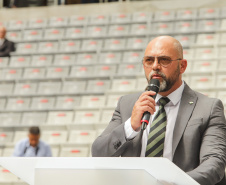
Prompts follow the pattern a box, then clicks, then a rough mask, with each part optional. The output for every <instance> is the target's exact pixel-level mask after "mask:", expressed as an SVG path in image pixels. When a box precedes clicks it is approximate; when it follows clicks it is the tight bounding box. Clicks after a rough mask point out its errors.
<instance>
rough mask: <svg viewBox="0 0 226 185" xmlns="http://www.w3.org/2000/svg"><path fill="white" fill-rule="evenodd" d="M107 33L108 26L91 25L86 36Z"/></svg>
mask: <svg viewBox="0 0 226 185" xmlns="http://www.w3.org/2000/svg"><path fill="white" fill-rule="evenodd" d="M106 33H107V28H106V27H105V26H89V27H87V28H86V36H89V37H104V36H106Z"/></svg>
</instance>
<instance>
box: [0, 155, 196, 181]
mask: <svg viewBox="0 0 226 185" xmlns="http://www.w3.org/2000/svg"><path fill="white" fill-rule="evenodd" d="M0 165H2V166H3V167H4V168H6V169H8V170H9V171H11V172H12V173H13V174H15V175H16V176H18V177H20V178H21V179H22V180H24V181H25V182H27V183H28V184H30V185H62V184H66V185H138V184H139V185H198V183H197V182H196V181H195V180H193V179H192V178H191V177H190V176H188V175H187V174H186V173H184V172H183V171H182V170H181V169H179V168H178V167H177V166H176V165H175V164H173V163H172V162H171V161H169V160H168V159H166V158H145V157H144V158H132V157H131V158H124V157H117V158H110V157H109V158H91V157H80V158H72V157H71V158H68V157H67V158H64V157H55V158H42V157H40V158H17V157H1V158H0Z"/></svg>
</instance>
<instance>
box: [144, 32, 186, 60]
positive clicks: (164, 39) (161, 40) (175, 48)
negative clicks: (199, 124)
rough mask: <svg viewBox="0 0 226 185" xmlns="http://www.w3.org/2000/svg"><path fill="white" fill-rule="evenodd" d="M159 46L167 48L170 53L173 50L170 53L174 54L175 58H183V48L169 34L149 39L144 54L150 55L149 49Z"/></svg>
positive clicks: (163, 48) (158, 47)
mask: <svg viewBox="0 0 226 185" xmlns="http://www.w3.org/2000/svg"><path fill="white" fill-rule="evenodd" d="M160 48H161V49H162V50H164V51H165V50H168V51H170V52H171V53H172V52H173V53H172V55H173V54H175V55H177V58H181V59H183V48H182V46H181V44H180V42H179V41H178V40H176V39H175V38H173V37H171V36H159V37H156V38H154V39H153V40H152V41H150V42H149V44H148V46H147V48H146V50H145V56H148V55H150V51H151V50H155V49H160ZM159 52H161V50H159Z"/></svg>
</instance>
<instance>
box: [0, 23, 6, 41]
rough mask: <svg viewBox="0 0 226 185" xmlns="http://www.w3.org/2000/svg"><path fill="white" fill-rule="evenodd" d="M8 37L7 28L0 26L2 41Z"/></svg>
mask: <svg viewBox="0 0 226 185" xmlns="http://www.w3.org/2000/svg"><path fill="white" fill-rule="evenodd" d="M5 35H6V28H5V27H3V26H0V39H3V38H5Z"/></svg>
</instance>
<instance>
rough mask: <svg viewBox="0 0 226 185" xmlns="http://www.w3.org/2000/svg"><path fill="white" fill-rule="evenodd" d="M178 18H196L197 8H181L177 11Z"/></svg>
mask: <svg viewBox="0 0 226 185" xmlns="http://www.w3.org/2000/svg"><path fill="white" fill-rule="evenodd" d="M176 18H177V19H178V20H194V19H196V18H197V10H196V9H184V10H183V9H182V10H181V9H180V10H178V11H177V14H176Z"/></svg>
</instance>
